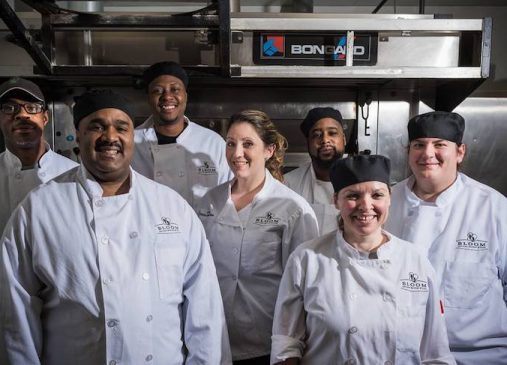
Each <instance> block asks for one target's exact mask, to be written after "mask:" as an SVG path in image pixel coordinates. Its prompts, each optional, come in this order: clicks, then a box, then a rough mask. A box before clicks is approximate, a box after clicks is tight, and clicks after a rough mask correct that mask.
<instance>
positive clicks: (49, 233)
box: [0, 90, 230, 365]
mask: <svg viewBox="0 0 507 365" xmlns="http://www.w3.org/2000/svg"><path fill="white" fill-rule="evenodd" d="M132 120H133V112H132V109H131V103H130V102H129V101H127V100H126V99H124V98H123V97H122V96H121V95H118V94H115V93H112V92H111V91H107V90H104V91H97V92H88V93H85V94H84V95H82V96H81V97H80V98H79V99H77V101H76V104H75V106H74V123H75V125H76V135H77V142H78V145H79V148H80V153H81V160H82V165H80V166H79V167H76V168H74V169H72V170H70V171H68V172H66V173H64V174H63V175H61V176H60V177H58V178H56V179H54V180H52V181H51V182H49V183H48V184H45V185H43V186H42V187H41V188H39V189H37V190H35V191H33V192H31V193H30V194H28V196H27V198H26V199H25V200H24V201H23V202H22V203H21V204H20V205H19V206H18V208H17V209H16V210H15V211H14V213H13V215H12V219H11V220H10V221H9V224H8V225H7V227H6V229H5V234H4V236H3V238H2V240H1V249H0V298H1V299H0V300H1V305H0V327H1V329H2V330H1V332H0V363H1V364H5V365H18V364H40V363H42V364H46V365H60V364H62V365H63V364H83V365H84V364H86V365H98V364H109V365H114V364H125V365H137V364H144V363H147V364H149V363H152V362H154V363H164V364H168V363H170V364H185V363H192V364H194V363H195V364H216V365H218V364H229V363H230V350H229V344H228V338H227V333H226V329H225V328H226V327H225V319H224V313H223V305H222V298H221V295H220V288H219V286H218V280H217V277H216V273H215V267H214V264H213V259H212V257H211V253H210V248H209V244H208V242H207V240H206V237H205V234H204V229H203V227H202V225H201V223H200V221H199V219H198V218H197V215H196V214H195V213H194V211H193V209H192V208H191V207H190V206H189V205H188V203H187V202H186V201H185V200H183V199H182V198H181V196H179V195H178V194H177V193H176V192H174V191H173V190H172V189H170V188H168V187H166V186H164V185H161V184H158V183H156V182H154V181H152V180H150V179H147V178H145V177H144V176H142V175H140V174H138V173H136V172H135V171H133V170H132V169H131V168H130V161H131V159H132V155H133V153H134V123H133V121H132ZM47 207H58V209H47ZM2 357H6V358H2Z"/></svg>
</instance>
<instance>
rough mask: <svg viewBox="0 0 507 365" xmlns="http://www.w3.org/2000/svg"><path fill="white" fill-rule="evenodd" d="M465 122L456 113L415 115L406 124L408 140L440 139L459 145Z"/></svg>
mask: <svg viewBox="0 0 507 365" xmlns="http://www.w3.org/2000/svg"><path fill="white" fill-rule="evenodd" d="M464 132H465V120H464V119H463V117H462V116H461V115H459V114H457V113H451V112H429V113H425V114H421V115H417V116H415V117H413V118H412V119H410V121H409V122H408V140H409V141H410V142H411V141H413V140H414V139H418V138H441V139H445V140H447V141H451V142H454V143H456V144H461V141H462V140H463V133H464Z"/></svg>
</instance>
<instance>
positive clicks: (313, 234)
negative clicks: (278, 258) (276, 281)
mask: <svg viewBox="0 0 507 365" xmlns="http://www.w3.org/2000/svg"><path fill="white" fill-rule="evenodd" d="M302 203H303V204H302V205H301V207H300V208H299V209H298V210H297V211H296V212H295V213H294V214H292V215H291V216H290V217H289V222H288V229H287V231H286V232H284V235H283V238H282V240H283V245H282V265H283V267H285V264H286V263H287V259H288V258H289V255H290V254H291V253H292V252H293V251H294V250H295V249H296V247H297V246H299V245H300V244H301V243H303V242H306V241H310V240H312V239H314V238H317V237H318V236H319V224H318V223H317V217H316V216H315V212H314V211H313V209H312V208H311V207H310V205H309V204H308V203H306V201H303V202H302Z"/></svg>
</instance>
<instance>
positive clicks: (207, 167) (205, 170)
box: [197, 161, 217, 175]
mask: <svg viewBox="0 0 507 365" xmlns="http://www.w3.org/2000/svg"><path fill="white" fill-rule="evenodd" d="M197 171H198V172H199V174H201V175H216V174H217V169H216V168H215V166H213V165H212V164H211V163H210V162H209V161H203V163H202V166H200V167H198V168H197Z"/></svg>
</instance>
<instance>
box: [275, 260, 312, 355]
mask: <svg viewBox="0 0 507 365" xmlns="http://www.w3.org/2000/svg"><path fill="white" fill-rule="evenodd" d="M303 285H304V273H303V270H302V268H301V261H300V258H299V256H297V255H291V256H290V257H289V260H288V262H287V266H286V268H285V271H284V272H283V275H282V280H281V282H280V288H279V290H278V298H277V300H276V305H275V314H274V318H273V334H272V336H271V364H276V363H278V362H282V361H284V360H286V359H288V358H291V357H294V358H301V357H302V356H303V351H304V348H305V342H304V339H305V333H306V324H305V323H306V322H305V321H306V312H305V309H304V297H303V293H304V288H303Z"/></svg>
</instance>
